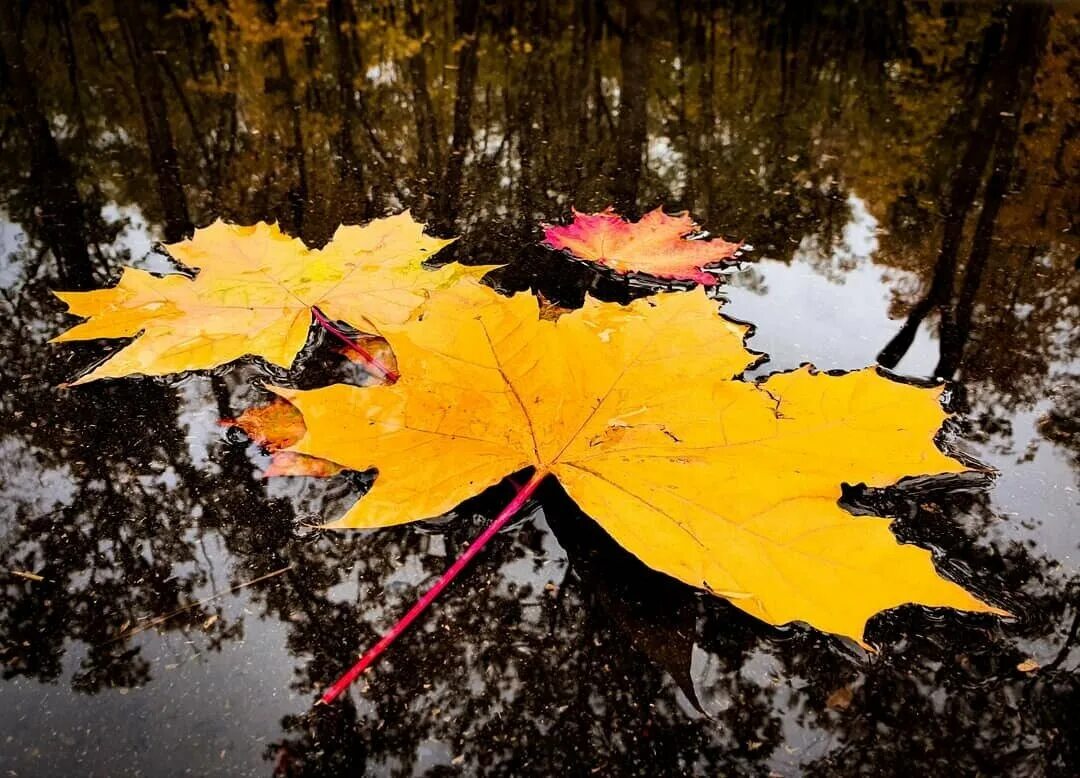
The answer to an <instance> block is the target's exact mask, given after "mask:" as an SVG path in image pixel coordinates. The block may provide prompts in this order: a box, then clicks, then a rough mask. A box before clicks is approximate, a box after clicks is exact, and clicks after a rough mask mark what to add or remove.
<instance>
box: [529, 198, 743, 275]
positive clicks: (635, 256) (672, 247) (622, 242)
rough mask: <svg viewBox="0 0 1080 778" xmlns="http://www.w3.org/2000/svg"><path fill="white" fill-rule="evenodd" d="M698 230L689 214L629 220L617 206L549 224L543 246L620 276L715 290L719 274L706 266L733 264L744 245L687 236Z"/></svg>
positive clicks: (655, 213) (660, 212) (658, 211)
mask: <svg viewBox="0 0 1080 778" xmlns="http://www.w3.org/2000/svg"><path fill="white" fill-rule="evenodd" d="M699 231H700V229H699V227H698V225H697V224H696V223H695V222H694V220H693V219H691V218H690V216H689V214H688V213H687V212H686V211H682V212H681V213H676V214H671V215H669V214H666V213H664V210H663V208H657V209H656V210H653V211H649V213H647V214H645V215H644V216H642V217H641V220H640V221H637V222H628V221H627V220H626V219H624V218H623V217H621V216H619V214H617V213H615V211H614V209H612V208H608V209H606V210H604V211H601V212H600V213H581V212H580V211H578V210H574V221H573V222H571V223H570V224H568V225H565V226H559V225H552V224H545V225H544V245H545V246H547V247H549V248H553V249H556V250H559V249H562V250H565V251H568V252H570V254H571V255H573V256H574V257H576V258H578V259H581V260H585V261H588V262H594V263H596V264H598V265H603V266H604V267H607V268H610V269H611V270H614V271H615V272H616V273H620V274H626V273H644V274H647V275H650V276H655V277H656V278H665V279H675V280H679V281H695V282H697V283H699V284H701V285H703V286H712V285H713V284H715V283H716V276H715V275H713V274H712V273H709V272H708V271H706V270H705V268H707V267H710V266H715V265H718V264H720V263H723V262H731V261H733V258H734V256H735V252H736V251H737V250H738V248H739V245H740V244H738V243H728V242H727V241H725V240H721V239H719V238H713V239H711V240H703V239H690V238H688V237H687V236H693V235H694V234H696V233H698V232H699Z"/></svg>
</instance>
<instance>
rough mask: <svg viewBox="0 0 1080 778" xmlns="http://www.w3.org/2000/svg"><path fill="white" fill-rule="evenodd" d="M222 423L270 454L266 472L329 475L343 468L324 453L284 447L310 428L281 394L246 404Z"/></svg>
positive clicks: (294, 441) (299, 437) (319, 476)
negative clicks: (259, 402) (239, 412)
mask: <svg viewBox="0 0 1080 778" xmlns="http://www.w3.org/2000/svg"><path fill="white" fill-rule="evenodd" d="M218 423H219V424H221V426H223V427H236V428H238V429H240V430H242V431H243V433H244V434H245V435H247V436H248V437H249V438H251V440H252V442H253V443H256V444H258V445H259V446H261V447H262V448H264V449H265V450H266V451H267V452H269V454H270V466H269V467H268V468H267V469H266V473H265V476H266V477H267V478H270V477H272V476H279V475H305V476H310V477H312V478H329V477H330V476H332V475H337V474H338V473H340V472H341V471H342V470H344V469H345V468H343V467H342V466H341V465H339V464H337V463H336V462H331V461H330V460H329V459H323V458H321V457H314V456H309V455H307V454H297V453H296V452H294V451H282V449H284V448H288V447H289V446H291V445H293V444H295V443H296V442H298V441H299V440H300V439H301V438H303V437H304V433H305V432H307V428H306V427H305V426H304V417H303V415H301V413H300V411H298V410H297V409H296V407H295V406H294V405H293V404H292V403H290V402H288V401H286V400H283V399H281V398H275V399H274V400H273V401H272V402H270V403H268V404H267V405H259V406H255V407H252V408H247V409H246V410H244V412H243V413H241V414H240V415H239V416H237V417H236V418H235V419H222V420H221V421H220V422H218Z"/></svg>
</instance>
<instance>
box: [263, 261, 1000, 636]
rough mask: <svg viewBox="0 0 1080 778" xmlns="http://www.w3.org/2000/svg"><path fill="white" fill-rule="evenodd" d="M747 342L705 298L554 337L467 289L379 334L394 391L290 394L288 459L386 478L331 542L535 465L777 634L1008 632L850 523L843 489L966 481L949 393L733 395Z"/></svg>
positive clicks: (870, 525)
mask: <svg viewBox="0 0 1080 778" xmlns="http://www.w3.org/2000/svg"><path fill="white" fill-rule="evenodd" d="M746 332H747V328H746V327H745V326H744V325H741V324H736V323H734V322H731V321H729V320H727V319H725V318H723V317H721V316H718V315H716V303H715V302H712V301H710V300H709V299H708V298H707V297H706V296H705V295H704V294H702V293H700V292H698V293H682V294H678V293H677V294H664V295H659V296H657V297H654V298H651V299H649V300H640V301H638V302H635V303H633V304H632V305H630V306H627V307H619V306H612V305H610V304H603V303H597V302H594V301H589V302H587V303H586V305H585V307H584V308H583V309H581V310H578V311H574V312H571V313H567V314H564V315H563V316H561V317H559V318H558V319H557V320H555V321H551V320H545V319H541V318H540V316H539V315H538V309H537V302H536V300H535V298H533V297H531V296H517V297H514V298H505V297H502V296H500V295H497V294H495V293H494V292H492V291H491V290H489V289H486V288H484V287H481V286H480V285H478V284H475V283H472V282H463V283H461V284H459V285H457V286H455V287H454V288H452V289H449V290H447V291H445V292H442V293H440V294H439V295H437V296H436V297H435V298H433V299H432V300H431V301H430V302H429V304H428V305H427V306H426V308H425V311H424V315H423V317H422V319H420V320H415V321H412V322H410V323H409V324H407V325H405V326H403V327H390V328H387V329H386V330H385V331H384V334H385V336H386V337H387V339H388V340H389V341H390V343H391V345H392V346H393V348H394V350H395V353H396V355H397V358H398V365H399V367H400V369H401V372H402V378H401V380H400V381H398V383H396V384H395V385H393V386H375V387H369V388H357V387H350V386H344V385H335V386H329V387H325V388H322V389H315V390H311V391H297V390H286V389H277V390H276V391H277V392H278V394H279V395H280V396H282V397H284V398H286V399H287V400H289V401H290V402H292V403H293V404H295V405H296V407H297V408H299V410H300V411H301V413H302V414H303V418H304V424H305V432H304V435H303V437H302V438H301V439H300V440H299V441H298V442H297V443H296V444H295V445H293V446H292V447H291V449H290V450H292V451H295V452H298V453H300V454H305V455H308V456H314V457H320V458H323V459H328V460H330V461H332V462H336V463H338V464H340V465H342V466H344V467H347V468H351V469H354V470H365V469H368V468H371V467H375V468H378V471H379V474H378V477H377V479H376V480H375V483H374V486H373V488H372V489H371V491H370V492H369V493H368V494H367V495H365V496H364V497H363V498H362V499H361V500H360V501H359V502H358V503H357V504H356V505H355V506H353V508H352V509H351V510H349V511H348V512H347V513H346V514H345V516H344V517H343V518H342V519H341V520H340V521H338V522H337V523H336V525H335V526H339V527H383V526H388V525H393V524H399V523H402V522H408V521H412V520H414V519H423V518H429V517H434V516H438V515H440V514H443V513H445V512H447V511H449V510H451V509H453V508H454V507H455V506H456V505H458V504H459V503H461V502H462V501H463V500H465V499H466V498H468V497H470V496H472V495H474V494H476V493H477V492H479V491H480V490H481V489H484V488H485V487H488V486H490V485H492V484H494V483H497V482H498V481H499V480H501V479H502V478H503V477H504V476H506V475H507V474H509V473H512V472H514V471H516V470H519V469H521V468H525V467H529V466H532V467H534V468H537V470H538V472H542V473H549V474H551V475H553V476H555V477H557V478H558V480H559V481H560V482H561V483H562V485H563V487H564V488H565V489H566V491H567V492H568V493H569V494H570V496H571V497H572V498H573V499H574V500H575V501H576V502H577V503H578V505H580V506H581V508H582V509H584V511H585V512H586V513H587V514H589V515H590V516H591V517H592V518H593V519H595V520H596V521H597V522H599V523H600V525H601V526H603V527H604V529H605V530H607V532H609V533H610V534H611V535H612V536H613V537H614V538H615V540H617V541H618V542H619V543H620V544H622V545H623V546H624V547H625V548H627V549H628V550H629V551H631V552H632V553H634V554H635V555H637V556H638V557H639V558H640V559H641V560H642V561H644V562H645V563H646V564H648V565H649V566H651V567H653V568H656V569H657V570H661V571H663V572H665V573H667V574H669V575H672V576H674V577H676V578H678V579H680V580H682V581H685V582H686V583H688V584H691V585H693V586H697V587H702V588H705V589H708V590H709V591H711V592H714V593H715V594H718V595H720V596H722V597H726V598H728V599H729V600H731V602H733V603H734V604H735V605H736V606H738V607H739V608H741V609H743V610H744V611H746V612H748V613H751V614H753V615H754V616H757V617H759V618H761V619H763V620H765V621H767V622H769V623H772V624H785V623H787V622H791V621H805V622H808V623H810V624H812V625H814V626H816V627H818V628H820V629H823V630H826V631H829V632H833V633H837V634H842V635H847V636H849V637H852V638H854V639H856V640H859V641H861V640H862V636H863V629H864V627H865V624H866V620H867V619H868V618H870V616H872V615H873V614H875V613H877V612H879V611H881V610H884V609H887V608H891V607H894V606H897V605H900V604H903V603H908V602H914V603H922V604H924V605H929V606H951V607H954V608H961V609H966V610H972V611H987V612H996V613H1002V611H998V610H997V609H995V608H993V607H991V606H989V605H987V604H985V603H983V602H981V601H980V600H978V599H977V598H975V597H974V596H972V595H971V594H969V593H967V592H966V591H964V590H963V589H962V588H960V587H959V586H957V585H956V584H954V583H951V582H949V581H947V580H945V579H943V578H941V577H939V576H938V575H937V574H936V572H935V571H934V566H933V563H932V560H931V556H930V553H929V552H928V551H926V550H925V549H921V548H918V547H915V546H911V545H903V544H900V543H898V542H897V540H896V538H895V537H894V536H893V534H892V533H891V532H890V530H889V523H890V522H889V520H887V519H881V518H871V517H856V516H853V515H852V514H850V513H848V512H847V511H845V510H844V509H843V508H841V507H840V505H839V504H838V502H837V501H838V500H839V498H840V495H841V484H842V483H844V482H847V483H866V484H868V485H870V486H875V487H882V486H886V485H889V484H893V483H895V482H896V481H897V480H899V479H900V478H902V477H904V476H908V475H923V474H936V473H955V472H959V471H962V470H964V469H965V468H964V466H963V465H962V464H960V463H959V462H957V461H956V460H954V459H952V458H950V457H948V456H946V455H945V454H943V453H942V452H941V451H939V450H938V448H937V447H936V446H935V444H934V436H935V433H936V432H937V431H938V429H939V427H940V425H941V423H942V421H943V419H944V418H945V414H944V412H943V411H942V409H941V406H940V402H939V396H940V393H941V392H940V389H925V388H918V387H914V386H910V385H906V384H902V383H899V382H896V381H892V380H889V379H887V378H885V377H884V376H882V375H879V374H878V373H877V372H876V371H875V370H874V369H867V370H862V371H858V372H854V373H849V374H846V375H841V376H832V375H824V374H816V373H814V372H813V371H812V370H811V369H809V368H803V369H800V370H797V371H794V372H789V373H781V374H777V375H773V376H771V377H770V378H768V379H767V380H765V381H762V382H759V383H755V382H749V381H741V380H733V379H735V377H736V376H738V375H739V374H740V373H741V372H742V371H743V370H744V369H745V368H746V367H747V366H748V365H749V364H751V363H753V362H754V361H755V359H756V357H755V355H753V354H751V353H750V352H749V351H747V350H746V348H745V347H744V345H743V339H744V336H745V335H746Z"/></svg>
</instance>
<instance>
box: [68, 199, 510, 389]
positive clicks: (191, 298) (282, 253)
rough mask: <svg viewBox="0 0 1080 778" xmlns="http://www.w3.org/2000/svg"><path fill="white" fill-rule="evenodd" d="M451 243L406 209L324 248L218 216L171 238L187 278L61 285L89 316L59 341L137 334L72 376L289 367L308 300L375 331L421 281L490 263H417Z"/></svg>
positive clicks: (128, 274) (421, 289)
mask: <svg viewBox="0 0 1080 778" xmlns="http://www.w3.org/2000/svg"><path fill="white" fill-rule="evenodd" d="M451 242H452V241H451V240H444V239H440V238H433V237H430V236H428V235H425V234H424V227H423V225H422V224H420V223H418V222H416V221H414V220H413V219H412V217H411V216H410V215H409V212H408V211H405V212H403V213H400V214H397V215H396V216H390V217H387V218H384V219H376V220H374V221H372V222H370V223H369V224H366V225H364V226H355V225H353V226H342V227H339V228H338V230H337V232H335V233H334V236H333V238H332V239H331V241H330V242H329V243H328V244H327V245H326V246H325V247H324V248H322V249H310V248H308V247H307V246H306V245H304V243H303V242H302V241H301V240H300V239H299V238H293V237H290V236H288V235H286V234H284V233H283V232H282V231H281V230H280V229H279V228H278V226H277V225H276V224H266V223H263V222H260V223H258V224H255V225H252V226H239V225H235V224H226V223H225V222H222V221H216V222H214V223H213V224H211V225H210V226H209V227H205V228H203V229H199V230H196V231H195V234H194V236H193V237H192V238H191V239H190V240H185V241H182V242H180V243H174V244H172V245H170V246H167V248H168V251H169V253H170V254H171V255H172V257H173V258H174V259H176V260H177V261H178V262H180V263H182V264H183V265H185V266H186V267H188V268H191V269H192V270H197V271H198V274H197V275H196V276H195V277H194V278H190V277H188V276H186V275H182V274H176V275H168V276H164V277H158V276H154V275H152V274H150V273H147V272H146V271H144V270H138V269H135V268H130V267H129V268H125V269H124V273H123V275H122V276H121V277H120V282H119V283H118V284H117V285H116V286H114V287H112V288H109V289H99V290H95V291H90V292H57V293H56V294H57V296H58V297H59V298H60V299H61V300H63V301H64V302H65V303H67V305H68V308H69V310H70V312H71V313H73V314H77V315H79V316H84V317H87V319H88V320H87V321H85V322H83V323H81V324H78V325H76V326H74V327H72V328H71V329H70V330H68V331H67V332H64V333H63V334H61V335H60V336H58V337H56V338H54V342H56V341H70V340H87V339H91V338H131V337H136V336H138V337H136V339H135V341H134V342H132V343H131V344H130V345H128V346H127V347H125V348H123V349H121V350H120V351H118V352H117V353H116V354H115V355H113V356H112V358H111V359H108V360H107V361H105V362H104V363H103V364H101V365H100V366H99V367H97V368H96V369H95V370H92V371H90V372H89V373H87V374H86V375H84V376H82V377H81V378H79V379H78V380H77V381H75V382H74V383H76V384H80V383H86V382H87V381H93V380H96V379H98V378H107V377H117V376H125V375H130V374H133V373H141V374H143V375H167V374H170V373H179V372H182V371H184V370H199V369H206V368H211V367H215V366H217V365H222V364H225V363H227V362H231V361H233V360H235V359H239V358H240V357H243V356H245V355H248V354H251V355H255V356H260V357H262V358H263V359H266V360H267V361H269V362H272V363H274V364H275V365H280V366H281V367H286V368H287V367H290V366H291V365H292V363H293V360H294V358H295V357H296V354H297V352H299V351H300V349H301V348H302V347H303V345H304V342H305V341H306V340H307V336H308V329H309V327H310V325H311V317H312V308H316V307H317V308H318V309H319V310H321V311H322V312H323V313H324V314H325V315H326V316H328V317H329V318H331V319H338V320H343V321H347V322H349V324H351V325H353V326H354V327H356V328H358V329H360V330H364V331H367V332H378V330H379V329H380V328H381V327H383V326H384V325H386V324H391V323H400V322H402V321H404V320H406V319H407V318H408V317H409V316H411V315H412V314H413V313H414V312H415V311H416V310H417V308H418V307H419V306H420V305H421V304H422V303H423V301H424V300H425V299H426V297H427V295H428V290H430V289H432V288H435V287H438V286H440V285H443V284H446V283H448V282H451V281H454V280H456V279H457V278H458V277H460V276H463V275H479V274H480V273H483V272H484V271H486V270H487V269H489V268H488V267H483V268H477V267H465V266H462V265H452V266H447V267H444V268H440V269H438V270H435V271H431V270H427V269H425V268H424V267H423V266H422V264H421V263H422V262H423V261H424V260H425V259H427V258H429V257H431V256H434V255H435V253H436V252H438V251H439V250H440V249H442V248H443V247H445V246H446V245H447V244H449V243H451Z"/></svg>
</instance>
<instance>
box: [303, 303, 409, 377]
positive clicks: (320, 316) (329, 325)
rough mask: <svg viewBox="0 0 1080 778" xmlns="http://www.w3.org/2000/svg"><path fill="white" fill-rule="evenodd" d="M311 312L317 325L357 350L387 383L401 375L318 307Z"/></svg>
mask: <svg viewBox="0 0 1080 778" xmlns="http://www.w3.org/2000/svg"><path fill="white" fill-rule="evenodd" d="M311 313H312V315H313V316H314V317H315V321H317V322H318V323H319V326H321V327H322V328H323V329H324V330H326V331H327V332H329V333H330V334H331V335H333V336H334V337H335V338H337V339H338V340H340V341H341V342H342V343H344V344H345V345H346V346H348V347H349V348H351V349H352V350H353V351H355V352H357V353H358V354H359V355H360V356H361V357H362V358H363V360H364V361H365V362H367V363H368V365H370V366H371V367H373V368H375V369H376V370H378V371H379V372H380V373H381V374H382V376H383V377H384V378H385V379H386V380H387V381H388V382H389V383H392V384H393V383H396V382H397V380H398V379H399V378H400V377H401V375H400V374H399V373H398V372H397V371H396V370H392V369H391V368H389V367H387V366H386V365H384V364H383V363H382V362H380V361H379V360H378V359H377V358H376V357H375V355H374V354H372V353H371V352H370V351H368V350H367V349H366V348H364V347H363V346H361V345H360V344H359V343H357V342H356V341H355V340H353V339H352V338H350V337H349V336H348V335H346V334H345V333H344V332H342V331H341V330H340V329H339V328H338V326H337V325H336V324H334V323H333V322H332V321H330V320H329V319H328V318H326V315H325V314H324V313H323V312H322V311H320V310H319V309H318V308H314V307H313V308H312V309H311Z"/></svg>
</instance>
